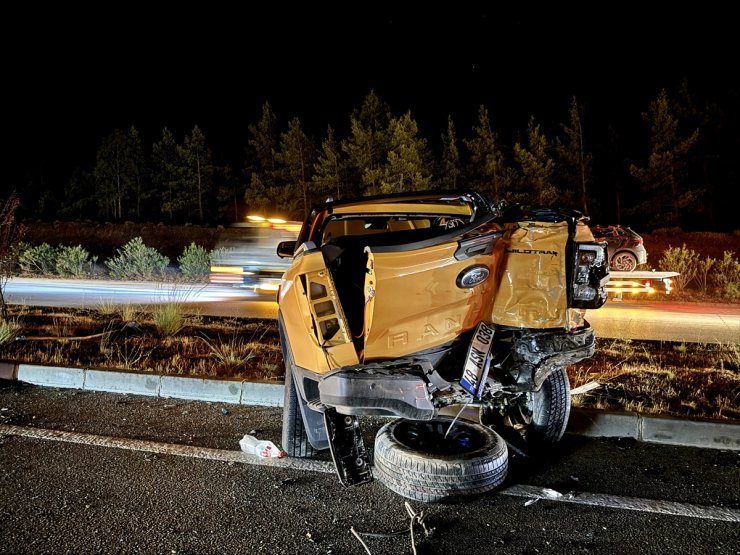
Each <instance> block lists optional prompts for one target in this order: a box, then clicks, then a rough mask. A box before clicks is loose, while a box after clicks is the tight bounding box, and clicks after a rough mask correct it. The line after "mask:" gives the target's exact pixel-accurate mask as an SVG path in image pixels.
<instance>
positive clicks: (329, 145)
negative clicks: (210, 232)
mask: <svg viewBox="0 0 740 555" xmlns="http://www.w3.org/2000/svg"><path fill="white" fill-rule="evenodd" d="M567 108H568V109H567V110H564V113H565V116H566V117H565V119H564V121H563V122H562V123H561V124H560V125H559V128H558V131H557V132H554V133H552V132H551V133H549V134H548V133H547V132H546V131H545V130H544V129H543V128H542V125H541V124H540V122H538V121H537V119H536V118H535V117H534V116H531V117H530V118H529V120H528V122H527V123H526V128H525V129H524V130H523V131H521V132H519V133H518V134H517V138H516V139H515V140H514V141H511V144H506V143H505V142H504V141H503V140H502V139H501V136H500V134H499V133H498V132H497V130H496V127H495V122H494V121H492V118H491V115H490V113H489V110H488V108H487V107H486V106H484V105H481V106H479V107H478V110H477V118H476V121H475V124H474V125H473V126H472V128H471V129H470V130H466V131H465V132H464V133H461V132H460V131H459V130H458V129H457V128H456V126H455V122H454V121H453V118H452V117H451V116H450V117H448V119H447V125H446V128H445V130H444V132H443V133H442V134H441V136H440V137H439V138H438V139H437V140H436V141H434V145H435V146H434V147H433V146H432V143H430V141H429V140H428V139H427V138H425V137H423V136H422V135H421V134H420V132H419V126H418V124H417V122H416V120H415V119H414V118H413V117H412V114H411V112H409V111H407V112H405V113H400V114H397V113H394V112H393V111H392V110H391V108H390V106H389V105H388V104H387V103H385V102H384V101H382V100H381V99H380V98H379V97H378V95H377V94H376V93H375V92H374V91H370V92H369V93H368V94H367V96H366V97H365V98H364V100H363V102H362V104H361V106H360V107H358V108H356V109H355V110H354V111H353V112H352V114H351V115H350V117H349V133H348V134H347V136H343V137H338V136H337V133H336V131H335V129H334V128H333V127H332V126H331V125H328V126H327V127H326V130H325V133H324V134H323V137H321V139H320V140H318V141H317V140H316V139H314V137H312V136H311V135H310V134H309V133H307V132H306V130H304V128H303V126H302V124H301V121H300V119H299V118H297V117H296V118H293V119H290V120H289V121H287V123H286V124H285V125H282V126H281V124H280V121H279V119H278V116H277V115H276V114H275V112H274V110H273V108H272V106H271V105H270V103H269V102H265V103H264V104H263V105H262V110H261V117H260V118H259V120H258V121H257V122H255V123H254V124H252V125H249V127H248V137H247V140H246V143H247V144H246V145H245V154H244V158H243V160H241V161H239V162H238V163H235V164H216V163H214V161H213V156H212V152H211V149H210V148H209V145H208V142H207V140H206V137H205V135H204V133H203V131H202V130H201V129H200V128H199V127H198V126H197V125H196V126H194V127H193V129H192V131H191V132H190V133H187V134H185V135H184V136H183V137H176V136H175V135H174V134H173V133H172V132H171V131H170V130H169V129H168V128H166V127H165V128H164V129H163V130H162V133H161V138H159V140H157V141H156V142H154V144H152V145H144V144H142V140H141V138H140V133H139V131H138V130H137V129H136V128H134V127H131V128H130V129H128V130H122V129H115V130H114V131H113V132H112V133H110V134H109V135H108V136H107V137H105V138H104V139H103V140H102V142H101V143H100V146H99V147H98V150H97V154H96V158H95V164H94V166H93V167H91V168H87V169H82V170H78V171H76V172H75V174H74V175H73V176H72V178H71V179H70V181H69V184H68V186H67V187H66V189H65V191H64V198H63V199H62V200H61V202H60V206H59V210H58V216H59V217H61V218H68V219H69V218H71V219H77V218H93V217H94V218H98V219H103V220H106V221H122V220H137V221H164V222H167V223H184V222H197V223H216V222H220V223H227V222H232V221H239V220H242V219H243V218H244V216H245V215H246V213H247V212H260V213H264V214H267V215H280V216H282V217H286V218H289V219H296V220H302V219H303V218H304V217H305V215H306V214H307V212H308V210H309V209H310V207H311V205H312V204H314V203H315V202H318V201H322V200H325V199H326V198H327V197H334V198H350V197H355V196H365V195H371V194H379V193H393V192H401V191H415V190H423V189H429V188H441V189H450V188H468V187H470V188H475V189H477V190H480V191H483V192H485V193H489V194H490V195H491V196H492V197H493V198H495V199H499V200H505V201H511V202H523V203H531V204H549V205H551V204H558V205H563V206H569V207H572V208H576V209H578V210H581V211H582V212H583V213H584V214H586V215H588V216H591V218H592V220H594V219H596V220H597V221H607V220H608V223H621V222H622V221H626V222H628V223H632V222H634V224H637V225H640V226H642V228H643V229H646V230H649V229H655V228H659V227H684V228H687V227H691V225H692V223H693V224H694V225H696V224H697V222H701V224H702V225H703V226H704V228H705V229H717V228H719V227H721V226H720V225H719V224H718V221H717V220H718V209H717V206H718V205H719V204H721V202H718V200H717V191H719V190H721V189H722V188H723V187H724V186H726V185H727V183H726V181H727V180H728V179H732V178H733V175H732V174H728V173H727V172H725V171H724V170H723V165H722V161H721V160H720V156H719V155H718V149H717V148H716V144H717V141H718V140H721V137H720V134H721V133H722V129H723V119H722V113H721V111H720V110H719V108H718V107H717V106H715V105H713V104H711V103H708V102H707V103H704V104H699V103H698V102H696V101H695V100H694V99H693V98H692V96H691V95H690V94H689V91H688V87H687V85H686V84H685V83H684V84H683V85H682V86H681V87H680V89H679V90H678V91H677V93H675V94H673V95H669V94H668V92H667V91H666V90H665V89H664V90H661V91H660V92H659V94H658V95H657V96H656V97H655V98H654V99H653V100H652V101H651V102H650V103H649V106H647V107H646V110H645V112H644V113H642V114H641V116H642V120H643V131H642V132H643V136H644V140H643V141H642V144H644V147H641V149H638V150H642V152H641V153H640V154H639V156H636V157H631V158H628V157H625V156H620V155H619V152H620V147H619V146H618V145H617V143H616V140H615V142H614V144H612V145H610V146H607V147H606V148H605V147H604V146H603V145H601V146H600V147H599V148H600V153H599V154H598V155H595V154H594V145H595V142H596V141H595V140H594V138H593V137H594V135H595V132H594V131H591V130H590V129H589V128H588V126H587V119H586V118H585V117H584V109H583V106H581V105H580V104H579V102H578V99H577V98H575V97H573V98H572V100H571V102H570V106H568V107H567ZM618 177H619V178H618ZM625 183H627V184H628V185H629V186H628V187H625V185H624V184H625ZM634 224H633V225H634Z"/></svg>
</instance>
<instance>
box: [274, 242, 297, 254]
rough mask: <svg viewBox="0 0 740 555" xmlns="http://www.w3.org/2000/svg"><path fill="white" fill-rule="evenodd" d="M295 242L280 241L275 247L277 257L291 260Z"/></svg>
mask: <svg viewBox="0 0 740 555" xmlns="http://www.w3.org/2000/svg"><path fill="white" fill-rule="evenodd" d="M295 244H296V241H280V242H279V243H278V246H277V255H278V256H279V257H280V258H293V253H294V252H295Z"/></svg>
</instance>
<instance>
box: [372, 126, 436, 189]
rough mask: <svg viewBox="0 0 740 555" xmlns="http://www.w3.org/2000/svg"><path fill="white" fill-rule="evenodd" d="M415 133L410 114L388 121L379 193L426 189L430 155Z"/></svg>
mask: <svg viewBox="0 0 740 555" xmlns="http://www.w3.org/2000/svg"><path fill="white" fill-rule="evenodd" d="M418 131H419V129H418V126H417V125H416V121H414V119H413V118H412V117H411V112H406V113H405V114H404V115H403V116H401V117H400V118H392V119H391V121H390V124H389V126H388V139H389V148H388V157H387V163H386V164H385V165H384V166H383V167H382V168H381V180H380V189H381V192H383V193H400V192H404V191H420V190H423V189H426V188H428V187H429V182H430V180H431V175H430V173H429V170H428V169H427V168H428V167H429V158H430V155H429V150H428V147H427V142H426V139H423V138H421V137H418Z"/></svg>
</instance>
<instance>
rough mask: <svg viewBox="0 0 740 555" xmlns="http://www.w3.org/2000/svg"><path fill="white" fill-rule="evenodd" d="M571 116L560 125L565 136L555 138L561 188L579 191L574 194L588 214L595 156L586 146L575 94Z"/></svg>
mask: <svg viewBox="0 0 740 555" xmlns="http://www.w3.org/2000/svg"><path fill="white" fill-rule="evenodd" d="M569 117H570V119H569V122H568V123H562V124H561V125H560V127H561V128H562V130H563V133H564V134H565V137H564V138H563V139H561V138H560V137H557V138H556V139H555V152H556V154H557V155H558V160H559V164H558V166H557V174H558V179H559V181H560V185H561V186H560V190H561V191H574V192H575V191H577V192H578V194H574V195H573V196H576V197H577V198H578V199H579V202H578V204H579V206H580V209H581V210H582V211H583V213H584V214H585V215H588V214H589V209H588V201H589V195H588V188H589V185H590V182H591V167H592V162H593V156H592V155H591V153H590V152H586V150H585V148H584V140H583V123H582V120H581V113H580V109H579V107H578V101H577V100H576V97H575V96H574V97H573V100H572V102H571V105H570V113H569ZM568 196H569V195H565V196H561V198H562V199H563V200H566V199H567V198H568Z"/></svg>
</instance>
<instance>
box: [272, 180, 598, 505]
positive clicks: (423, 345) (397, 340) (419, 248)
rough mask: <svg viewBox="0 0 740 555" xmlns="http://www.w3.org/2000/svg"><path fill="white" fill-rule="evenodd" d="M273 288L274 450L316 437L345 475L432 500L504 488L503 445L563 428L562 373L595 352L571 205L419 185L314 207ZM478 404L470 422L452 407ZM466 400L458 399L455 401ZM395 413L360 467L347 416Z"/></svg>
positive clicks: (535, 440) (308, 450)
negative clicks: (276, 354) (277, 386)
mask: <svg viewBox="0 0 740 555" xmlns="http://www.w3.org/2000/svg"><path fill="white" fill-rule="evenodd" d="M278 255H280V256H282V257H285V258H292V264H291V266H290V268H289V269H288V270H287V271H286V272H285V274H284V275H283V278H282V281H281V285H280V290H279V293H278V303H279V314H278V324H279V330H280V336H281V344H282V347H283V355H284V359H285V365H286V369H285V404H284V409H283V437H282V443H283V448H284V449H285V450H286V452H287V454H288V456H292V457H310V456H313V455H314V454H315V453H316V452H317V451H321V450H324V449H329V450H330V452H331V454H332V458H333V460H334V463H335V465H336V468H337V473H338V476H339V479H340V481H341V482H342V483H343V484H345V485H356V484H362V483H364V482H367V481H370V480H372V479H373V477H376V478H378V479H379V480H380V481H381V482H382V483H384V484H385V485H386V486H387V487H389V488H390V489H391V490H393V491H395V492H397V493H399V494H400V495H403V496H406V497H408V498H411V499H416V500H421V501H430V502H434V501H442V500H447V499H451V498H456V497H461V496H464V495H471V494H479V493H483V492H485V491H489V490H492V489H494V488H495V487H496V486H498V485H499V484H501V483H502V482H503V480H504V479H505V477H506V473H507V470H508V453H507V444H506V442H505V441H504V440H503V438H502V437H501V435H500V434H499V433H497V431H496V429H499V430H500V429H501V427H507V428H508V429H513V430H516V431H517V432H518V433H519V434H521V436H522V437H523V438H525V439H526V441H527V442H528V443H529V444H532V445H539V446H541V445H547V444H551V443H553V442H557V441H559V440H560V438H561V437H562V435H563V433H564V431H565V428H566V426H567V423H568V417H569V413H570V390H569V383H568V377H567V374H566V370H565V369H566V367H567V366H568V365H570V364H573V363H575V362H577V361H579V360H582V359H584V358H587V357H590V356H591V355H592V354H593V352H594V346H595V337H594V333H593V330H592V329H591V328H590V326H589V324H588V322H587V321H586V320H585V318H584V314H585V310H586V309H595V308H599V307H601V306H602V305H603V304H604V302H605V301H606V297H607V294H606V291H605V290H604V286H605V284H606V282H607V281H608V276H609V269H608V261H607V252H606V244H605V243H599V242H596V241H594V240H593V236H592V235H591V232H590V230H589V228H588V226H587V225H586V220H585V218H582V217H581V215H580V213H578V212H575V211H572V210H561V209H553V208H546V207H528V206H522V205H504V204H501V203H499V204H495V203H493V202H492V201H491V200H489V199H488V198H486V197H485V196H483V195H481V194H478V193H477V192H475V191H425V192H415V193H405V194H395V195H387V196H375V197H365V198H360V199H356V200H346V201H332V200H330V201H328V202H326V203H323V204H320V205H318V206H316V207H314V208H313V210H312V211H311V213H310V215H309V216H308V218H307V219H306V221H305V222H304V224H303V227H302V229H301V231H300V233H299V235H298V239H297V240H296V241H286V242H283V243H281V244H280V245H279V246H278ZM466 407H476V408H477V409H478V413H479V421H472V420H471V419H469V418H457V417H456V416H455V415H456V414H457V412H456V411H458V408H459V409H462V408H466ZM468 410H469V409H468ZM363 415H385V416H390V417H395V418H393V419H392V420H391V421H389V422H388V423H387V424H386V425H385V426H383V427H382V428H381V429H380V431H379V432H378V434H377V436H376V441H375V446H374V453H373V455H374V457H373V458H374V461H373V462H372V463H371V461H370V457H369V454H368V450H367V449H366V448H365V446H364V443H363V440H362V435H361V433H360V421H359V419H358V417H360V416H363Z"/></svg>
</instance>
